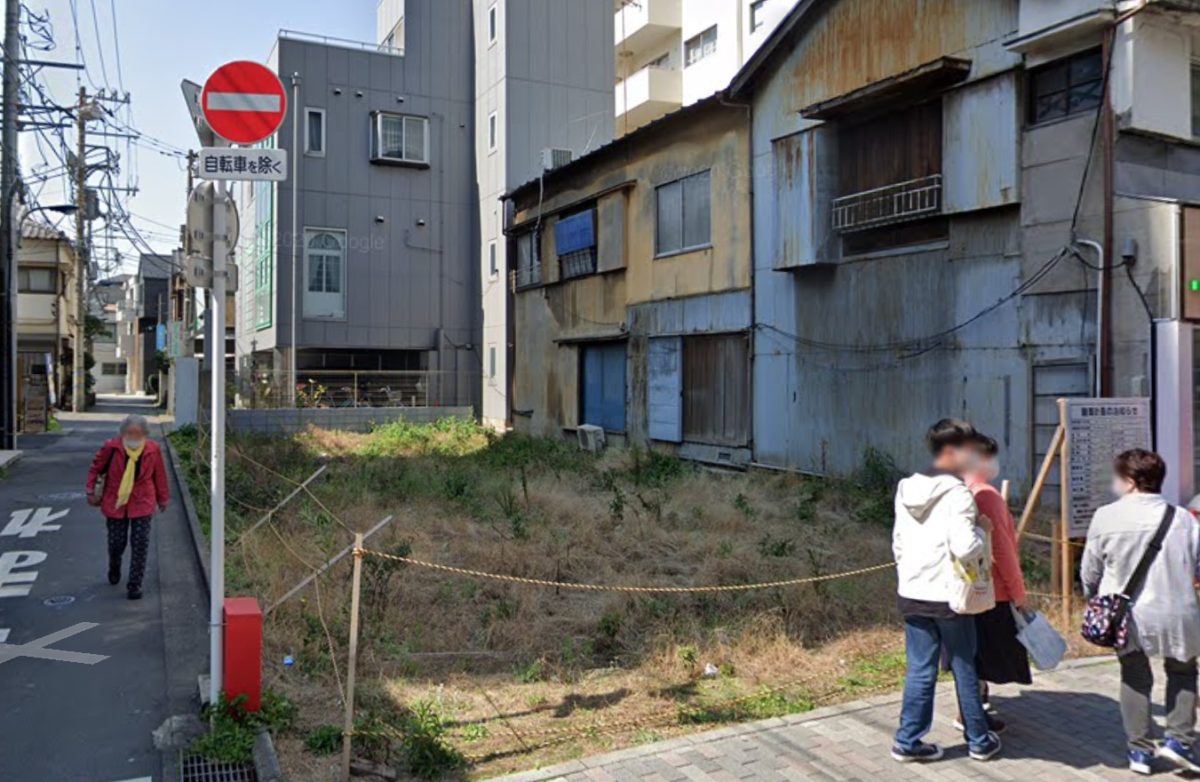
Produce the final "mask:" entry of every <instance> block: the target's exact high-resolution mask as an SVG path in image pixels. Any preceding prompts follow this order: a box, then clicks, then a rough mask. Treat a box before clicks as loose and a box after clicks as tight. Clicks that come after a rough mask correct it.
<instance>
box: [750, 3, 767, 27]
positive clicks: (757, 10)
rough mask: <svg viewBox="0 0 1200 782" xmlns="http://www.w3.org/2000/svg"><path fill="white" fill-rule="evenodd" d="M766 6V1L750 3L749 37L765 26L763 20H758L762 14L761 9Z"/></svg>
mask: <svg viewBox="0 0 1200 782" xmlns="http://www.w3.org/2000/svg"><path fill="white" fill-rule="evenodd" d="M766 6H767V0H754V2H752V3H750V34H751V35H753V34H754V33H756V32H758V31H759V30H761V29H762V28H763V27H764V26H765V25H766V21H764V20H763V19H761V18H760V15H761V14H762V11H763V9H764V8H766Z"/></svg>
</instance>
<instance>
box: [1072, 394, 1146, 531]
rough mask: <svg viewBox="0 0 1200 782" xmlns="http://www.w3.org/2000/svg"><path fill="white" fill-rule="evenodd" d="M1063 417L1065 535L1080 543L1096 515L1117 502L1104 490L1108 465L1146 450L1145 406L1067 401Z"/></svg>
mask: <svg viewBox="0 0 1200 782" xmlns="http://www.w3.org/2000/svg"><path fill="white" fill-rule="evenodd" d="M1066 417H1067V420H1066V421H1064V422H1063V423H1065V424H1066V427H1067V463H1066V465H1065V471H1064V475H1065V483H1066V491H1067V498H1068V506H1067V510H1068V515H1067V534H1068V535H1069V536H1070V537H1072V538H1082V537H1085V536H1086V535H1087V532H1088V527H1089V526H1091V523H1092V517H1093V516H1094V515H1095V514H1096V509H1097V508H1099V507H1100V506H1101V505H1106V504H1108V503H1110V502H1112V501H1113V500H1114V499H1116V498H1115V497H1113V496H1112V491H1111V489H1110V488H1109V486H1110V484H1111V482H1112V463H1113V459H1114V458H1116V456H1117V454H1119V453H1121V452H1122V451H1128V450H1129V449H1130V448H1145V449H1146V450H1150V448H1151V441H1150V400H1149V399H1142V398H1134V399H1068V400H1067V410H1066Z"/></svg>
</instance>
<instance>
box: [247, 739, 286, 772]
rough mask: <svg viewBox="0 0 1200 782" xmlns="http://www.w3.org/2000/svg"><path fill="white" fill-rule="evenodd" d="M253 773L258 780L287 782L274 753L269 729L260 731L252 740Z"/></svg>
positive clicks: (273, 744)
mask: <svg viewBox="0 0 1200 782" xmlns="http://www.w3.org/2000/svg"><path fill="white" fill-rule="evenodd" d="M254 773H255V774H256V775H257V776H258V782H287V777H285V776H284V775H283V770H282V769H281V768H280V767H279V756H278V755H276V754H275V742H274V741H272V740H271V733H270V732H269V731H265V730H264V731H261V732H259V734H258V738H256V739H255V740H254Z"/></svg>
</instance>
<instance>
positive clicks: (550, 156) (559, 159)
mask: <svg viewBox="0 0 1200 782" xmlns="http://www.w3.org/2000/svg"><path fill="white" fill-rule="evenodd" d="M574 159H575V153H573V152H572V151H571V150H569V149H555V148H554V147H546V148H545V149H543V150H542V170H543V171H550V170H551V169H555V168H558V167H559V166H565V165H566V164H568V163H570V162H571V161H572V160H574Z"/></svg>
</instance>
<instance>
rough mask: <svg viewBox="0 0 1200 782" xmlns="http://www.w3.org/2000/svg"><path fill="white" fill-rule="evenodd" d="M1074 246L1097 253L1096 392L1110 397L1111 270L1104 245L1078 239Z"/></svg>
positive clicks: (1100, 395)
mask: <svg viewBox="0 0 1200 782" xmlns="http://www.w3.org/2000/svg"><path fill="white" fill-rule="evenodd" d="M1074 244H1075V245H1082V246H1084V247H1087V248H1089V249H1091V250H1092V251H1093V252H1095V253H1096V259H1097V261H1098V262H1099V263H1098V265H1097V266H1096V270H1097V271H1096V379H1095V383H1094V390H1095V393H1096V396H1097V397H1104V396H1109V394H1108V393H1106V392H1107V391H1108V390H1109V387H1108V386H1107V385H1106V384H1105V382H1104V368H1105V367H1106V366H1111V361H1110V360H1109V358H1110V356H1109V354H1110V353H1111V350H1112V347H1111V345H1110V344H1109V342H1108V340H1107V339H1105V336H1104V335H1105V334H1107V333H1108V327H1109V321H1108V318H1109V314H1110V313H1109V311H1108V309H1107V308H1106V307H1105V306H1104V302H1105V301H1106V300H1108V301H1111V296H1110V295H1109V293H1110V291H1111V290H1112V286H1111V285H1110V284H1109V283H1110V282H1111V280H1109V279H1108V274H1109V272H1110V271H1111V269H1109V264H1106V263H1105V252H1104V245H1102V244H1100V243H1099V242H1093V241H1092V240H1091V239H1076V240H1075V241H1074Z"/></svg>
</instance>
